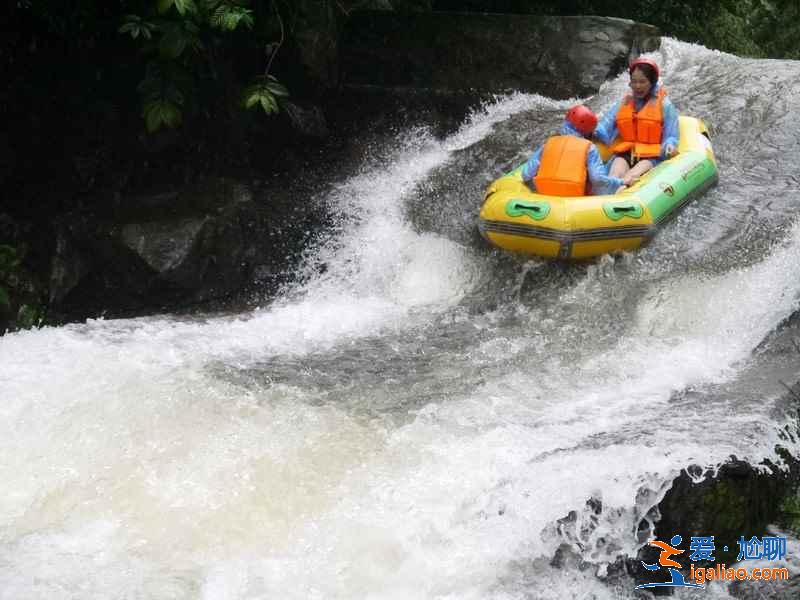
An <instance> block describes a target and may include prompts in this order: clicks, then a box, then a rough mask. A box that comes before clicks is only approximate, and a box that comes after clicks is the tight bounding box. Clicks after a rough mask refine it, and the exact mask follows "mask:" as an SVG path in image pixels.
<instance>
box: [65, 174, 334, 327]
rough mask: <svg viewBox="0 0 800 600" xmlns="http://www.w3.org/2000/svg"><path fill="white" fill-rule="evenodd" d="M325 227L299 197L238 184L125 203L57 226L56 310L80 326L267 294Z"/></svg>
mask: <svg viewBox="0 0 800 600" xmlns="http://www.w3.org/2000/svg"><path fill="white" fill-rule="evenodd" d="M320 226H321V225H320V214H319V209H315V208H314V207H312V206H310V205H307V204H304V203H300V202H296V201H294V199H293V195H292V194H291V193H289V192H286V193H285V194H284V195H283V196H281V195H280V194H279V193H278V192H276V191H274V190H273V191H272V192H265V191H264V190H260V189H253V186H251V185H246V184H244V183H241V182H235V181H230V180H211V181H207V180H204V181H203V182H201V183H199V184H197V185H195V186H189V187H187V188H186V189H183V190H181V191H180V192H175V191H173V192H160V193H154V194H150V195H142V196H138V197H135V198H122V199H121V202H120V204H119V205H118V206H117V208H116V209H115V210H114V211H113V213H112V214H108V215H100V216H98V215H91V216H87V215H78V214H73V215H67V216H66V217H64V218H63V219H61V221H60V222H59V223H58V224H57V226H56V249H55V253H54V256H53V261H52V268H51V274H50V285H49V289H50V305H51V308H52V309H53V312H54V314H55V315H58V316H60V317H61V318H65V319H75V318H86V317H89V316H94V315H97V314H107V315H109V316H118V315H125V314H138V313H141V312H142V311H148V310H150V311H151V310H159V309H171V308H177V307H185V306H187V305H192V304H198V303H207V302H209V301H215V300H222V299H226V298H229V297H231V296H232V295H234V294H236V293H237V292H239V291H241V290H242V289H243V288H245V287H246V286H247V285H248V284H249V283H252V282H253V281H254V280H260V281H259V282H258V283H259V285H260V286H261V288H262V289H263V291H264V293H265V294H269V292H270V291H273V292H274V289H275V287H276V286H277V285H278V284H279V283H281V282H282V281H283V280H284V279H285V278H287V277H288V272H289V269H290V266H291V265H292V262H293V260H294V259H296V258H297V257H298V256H299V254H300V252H301V251H302V248H303V247H304V245H305V244H306V242H307V241H308V236H309V235H310V234H311V232H313V231H315V230H318V229H319V228H320Z"/></svg>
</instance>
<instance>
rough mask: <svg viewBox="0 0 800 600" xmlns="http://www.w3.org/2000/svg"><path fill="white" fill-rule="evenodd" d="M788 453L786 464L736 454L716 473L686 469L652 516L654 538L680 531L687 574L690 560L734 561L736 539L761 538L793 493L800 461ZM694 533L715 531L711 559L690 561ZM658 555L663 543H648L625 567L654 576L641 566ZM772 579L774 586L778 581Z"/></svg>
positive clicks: (646, 578) (645, 578) (639, 576)
mask: <svg viewBox="0 0 800 600" xmlns="http://www.w3.org/2000/svg"><path fill="white" fill-rule="evenodd" d="M786 459H787V460H788V461H789V469H788V470H783V469H779V468H778V467H777V466H775V465H773V464H764V465H762V466H761V468H756V467H753V466H752V465H750V464H748V463H746V462H743V461H740V460H737V459H735V458H733V457H732V458H731V460H730V461H729V462H727V463H725V464H723V465H722V466H721V467H720V468H719V469H718V470H717V471H716V473H712V472H706V473H702V472H701V470H700V468H699V467H696V468H695V467H690V468H689V470H688V471H689V472H687V471H684V472H682V473H681V475H680V476H679V477H677V478H676V479H675V480H674V481H673V483H672V487H671V488H670V490H669V491H668V492H667V494H666V496H665V497H664V499H663V500H662V501H661V502H660V503H659V505H658V511H657V513H658V514H654V515H651V516H652V517H653V518H655V519H657V521H658V522H657V525H656V528H655V532H654V537H655V539H658V540H662V541H666V542H667V543H669V541H670V540H671V538H672V536H674V535H676V534H677V535H680V536H681V538H682V539H681V542H680V543H679V547H680V548H681V549H682V550H684V553H683V554H682V555H681V556H680V557H679V559H678V561H679V563H680V564H681V565H682V566H683V571H682V573H683V575H684V577H685V578H687V580H688V572H689V566H690V565H694V566H695V567H696V568H699V567H703V568H715V567H716V566H717V565H723V564H724V565H727V566H732V565H733V564H734V563H735V562H736V559H737V556H738V553H739V545H738V544H737V542H738V541H739V540H740V538H741V537H742V536H743V537H744V538H745V539H746V540H750V539H751V538H752V537H753V536H756V537H758V538H761V537H762V536H763V535H765V534H766V533H767V531H768V527H769V526H770V524H772V523H776V522H780V521H781V519H782V512H781V507H782V503H783V502H784V501H785V499H786V498H787V496H788V495H791V494H794V493H795V491H794V490H795V485H796V483H795V482H796V481H797V475H798V473H797V467H798V465H797V463H796V461H794V460H793V459H792V458H791V457H790V456H789V455H788V454H786ZM701 475H704V476H705V478H704V479H703V480H702V481H700V482H699V483H698V482H696V481H695V480H694V479H693V478H694V477H699V476H701ZM693 536H700V537H708V536H714V552H713V556H714V560H713V561H696V562H692V561H690V559H689V557H690V554H691V553H690V552H689V548H690V542H691V538H692V537H693ZM658 558H659V549H657V548H655V547H653V546H649V545H648V546H644V547H642V549H641V550H640V551H639V554H638V556H637V560H635V561H628V564H627V565H626V569H627V571H628V572H629V573H630V574H631V575H632V576H633V577H634V579H635V580H636V581H637V582H638V583H648V582H652V581H654V577H655V576H654V574H653V573H650V572H648V571H646V570H645V569H644V568H643V566H642V562H646V563H648V564H655V563H657V562H658ZM771 566H775V565H771ZM660 575H661V579H662V580H664V579H666V577H665V576H664V574H663V573H661V574H660ZM759 583H760V582H759ZM771 583H772V584H773V585H772V588H771V589H773V590H774V589H775V585H774V582H771ZM784 585H785V586H788V587H787V589H795V587H796V586H797V581H795V580H792V581H787V582H783V583H782V584H781V589H783V587H784ZM739 587H741V586H739ZM762 591H763V590H762ZM737 595H738V594H737ZM744 597H747V596H744ZM770 597H772V596H770ZM776 597H787V598H788V597H795V596H776Z"/></svg>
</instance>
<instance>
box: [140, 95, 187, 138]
mask: <svg viewBox="0 0 800 600" xmlns="http://www.w3.org/2000/svg"><path fill="white" fill-rule="evenodd" d="M181 119H182V114H181V110H180V109H179V108H178V107H177V106H175V105H174V104H173V103H172V102H170V101H169V100H155V101H152V102H148V103H147V104H145V107H144V120H145V124H146V125H147V131H148V132H149V133H153V132H155V131H158V130H159V129H161V127H162V126H163V125H166V126H167V127H177V126H178V125H180V123H181Z"/></svg>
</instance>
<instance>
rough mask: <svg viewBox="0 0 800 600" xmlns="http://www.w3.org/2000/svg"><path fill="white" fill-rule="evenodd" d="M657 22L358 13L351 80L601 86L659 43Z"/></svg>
mask: <svg viewBox="0 0 800 600" xmlns="http://www.w3.org/2000/svg"><path fill="white" fill-rule="evenodd" d="M660 42H661V40H660V33H659V31H658V29H656V28H655V27H653V26H650V25H645V24H642V23H634V22H633V21H629V20H626V19H616V18H611V17H593V16H583V17H540V16H533V15H501V14H477V13H476V14H470V13H436V12H433V13H421V14H413V15H409V14H406V15H402V14H397V13H391V12H386V11H365V12H359V13H354V14H353V15H352V17H351V19H350V21H349V22H348V23H347V25H346V28H345V31H344V34H343V36H342V42H341V48H340V51H341V60H340V63H341V71H342V75H341V76H342V80H343V83H344V84H345V85H348V86H379V87H389V88H405V87H415V88H429V89H436V90H442V89H446V90H453V91H460V90H464V89H471V90H477V91H491V92H503V91H509V90H519V91H524V92H537V93H542V94H544V95H547V96H550V97H555V98H569V97H573V96H585V95H589V94H592V93H594V92H596V91H597V90H598V89H599V87H600V85H601V84H602V83H603V82H604V81H605V80H606V79H608V78H610V77H613V76H615V75H617V74H619V73H620V72H621V71H622V70H623V69H624V68H625V65H626V64H627V62H628V60H629V58H631V57H633V56H637V55H638V54H640V53H642V52H649V51H652V50H655V49H657V48H658V47H659V45H660Z"/></svg>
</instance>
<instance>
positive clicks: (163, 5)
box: [156, 0, 174, 15]
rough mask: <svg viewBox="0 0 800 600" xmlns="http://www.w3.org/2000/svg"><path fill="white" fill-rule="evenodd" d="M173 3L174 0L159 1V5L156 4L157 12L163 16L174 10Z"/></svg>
mask: <svg viewBox="0 0 800 600" xmlns="http://www.w3.org/2000/svg"><path fill="white" fill-rule="evenodd" d="M173 2H174V0H158V3H157V4H156V10H158V12H159V13H160V14H162V15H163V14H164V13H165V12H167V11H168V10H169V9H170V8H172V4H173Z"/></svg>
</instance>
